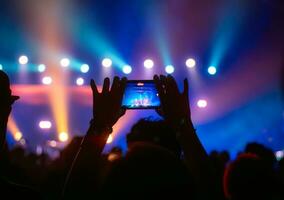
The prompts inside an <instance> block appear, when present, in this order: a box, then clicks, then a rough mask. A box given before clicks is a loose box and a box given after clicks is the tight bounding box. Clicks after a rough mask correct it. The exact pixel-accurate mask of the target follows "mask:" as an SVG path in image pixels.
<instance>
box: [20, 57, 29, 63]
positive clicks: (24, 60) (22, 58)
mask: <svg viewBox="0 0 284 200" xmlns="http://www.w3.org/2000/svg"><path fill="white" fill-rule="evenodd" d="M28 62H29V59H28V57H27V56H25V55H22V56H20V57H19V63H20V64H21V65H25V64H27V63H28Z"/></svg>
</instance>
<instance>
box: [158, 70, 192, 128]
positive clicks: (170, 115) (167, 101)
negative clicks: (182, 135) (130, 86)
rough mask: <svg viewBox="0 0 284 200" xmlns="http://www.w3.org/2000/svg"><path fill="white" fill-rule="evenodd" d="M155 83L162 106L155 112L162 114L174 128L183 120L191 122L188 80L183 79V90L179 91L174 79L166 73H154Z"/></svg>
mask: <svg viewBox="0 0 284 200" xmlns="http://www.w3.org/2000/svg"><path fill="white" fill-rule="evenodd" d="M154 82H155V84H156V87H157V90H158V93H159V97H160V100H161V104H162V107H161V109H159V110H157V112H158V113H159V114H160V115H162V116H163V117H164V118H165V120H167V121H168V122H169V123H170V124H171V125H172V126H173V127H174V128H176V127H178V126H179V125H180V123H183V121H187V122H190V123H191V116H190V115H191V113H190V105H189V98H188V81H187V79H185V80H184V90H183V92H179V89H178V86H177V83H176V81H175V79H174V78H173V77H172V76H170V75H168V76H167V77H166V76H163V75H161V76H160V77H159V76H157V75H155V76H154Z"/></svg>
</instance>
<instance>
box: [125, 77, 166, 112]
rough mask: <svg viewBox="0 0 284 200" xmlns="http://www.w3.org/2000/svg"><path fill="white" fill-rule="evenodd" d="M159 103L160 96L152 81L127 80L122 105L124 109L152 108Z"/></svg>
mask: <svg viewBox="0 0 284 200" xmlns="http://www.w3.org/2000/svg"><path fill="white" fill-rule="evenodd" d="M160 105H161V103H160V98H159V95H158V91H157V89H156V86H155V83H154V81H152V80H140V81H136V80H135V81H127V84H126V88H125V92H124V96H123V100H122V107H124V108H126V109H153V108H157V107H159V106H160Z"/></svg>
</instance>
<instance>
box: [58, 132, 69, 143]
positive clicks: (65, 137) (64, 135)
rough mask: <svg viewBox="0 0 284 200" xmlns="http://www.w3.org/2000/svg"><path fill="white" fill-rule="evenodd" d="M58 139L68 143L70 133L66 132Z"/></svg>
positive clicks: (60, 134)
mask: <svg viewBox="0 0 284 200" xmlns="http://www.w3.org/2000/svg"><path fill="white" fill-rule="evenodd" d="M58 139H59V141H60V142H66V141H67V140H68V139H69V136H68V133H66V132H61V133H59V135H58Z"/></svg>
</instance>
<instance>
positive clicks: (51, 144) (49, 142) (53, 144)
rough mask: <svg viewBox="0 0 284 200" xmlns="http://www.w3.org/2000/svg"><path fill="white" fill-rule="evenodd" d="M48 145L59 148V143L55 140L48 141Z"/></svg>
mask: <svg viewBox="0 0 284 200" xmlns="http://www.w3.org/2000/svg"><path fill="white" fill-rule="evenodd" d="M47 144H48V145H49V146H51V147H53V148H54V147H56V146H57V142H56V141H55V140H50V141H47Z"/></svg>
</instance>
